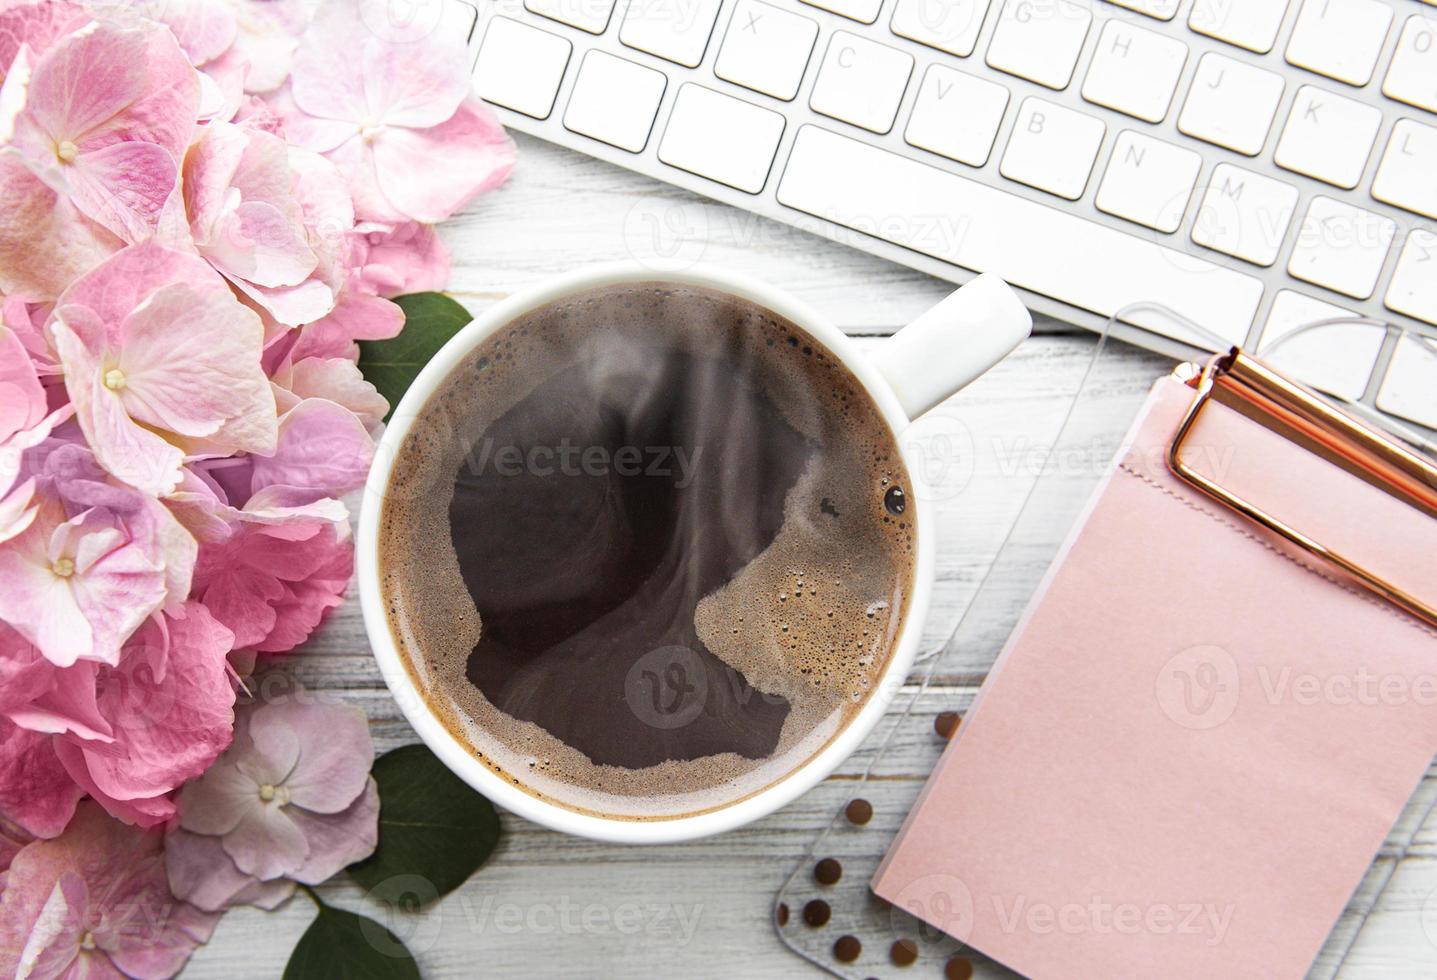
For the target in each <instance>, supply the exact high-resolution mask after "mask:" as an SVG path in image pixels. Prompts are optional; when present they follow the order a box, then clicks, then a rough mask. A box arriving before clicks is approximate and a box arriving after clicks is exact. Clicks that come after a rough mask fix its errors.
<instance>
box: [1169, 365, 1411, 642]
mask: <svg viewBox="0 0 1437 980" xmlns="http://www.w3.org/2000/svg"><path fill="white" fill-rule="evenodd" d="M1189 384H1190V385H1191V386H1192V387H1193V388H1194V389H1195V391H1196V394H1195V396H1194V398H1193V400H1192V404H1190V405H1189V406H1188V409H1187V413H1186V414H1185V415H1184V416H1183V419H1182V422H1181V424H1179V425H1178V428H1177V432H1176V433H1175V434H1174V435H1173V441H1172V444H1171V445H1170V446H1169V447H1168V454H1167V463H1168V468H1169V469H1170V470H1172V472H1173V474H1174V475H1176V476H1177V477H1178V478H1179V479H1181V480H1183V481H1185V482H1186V483H1188V484H1190V485H1191V486H1193V487H1196V488H1197V489H1198V490H1201V491H1202V492H1203V493H1205V494H1207V495H1208V496H1209V497H1212V498H1213V499H1214V500H1217V501H1218V502H1219V503H1221V504H1223V505H1225V506H1227V507H1229V508H1231V509H1233V510H1235V511H1237V512H1238V513H1240V514H1242V515H1244V516H1245V517H1247V518H1248V519H1249V520H1252V521H1255V522H1257V523H1258V524H1260V525H1262V526H1263V527H1265V528H1267V529H1268V530H1270V531H1272V532H1274V533H1275V534H1279V535H1281V536H1282V537H1284V538H1286V539H1287V540H1288V541H1290V542H1292V543H1293V544H1295V545H1297V546H1298V547H1299V548H1302V549H1303V550H1304V551H1307V552H1309V553H1311V554H1313V555H1315V556H1316V557H1318V558H1320V559H1321V560H1323V561H1325V562H1328V563H1330V564H1331V565H1334V566H1336V567H1337V568H1338V569H1340V570H1341V571H1343V572H1344V573H1346V574H1347V575H1348V576H1350V577H1351V578H1352V579H1354V580H1355V581H1357V582H1358V583H1359V584H1361V585H1362V586H1364V587H1365V588H1367V589H1370V590H1371V591H1372V592H1375V593H1376V594H1377V595H1379V596H1381V597H1382V598H1384V599H1386V600H1387V601H1388V602H1391V603H1392V604H1394V605H1396V606H1398V607H1400V608H1401V609H1403V610H1404V611H1406V612H1407V613H1409V614H1411V615H1413V616H1415V617H1417V618H1418V619H1420V620H1422V621H1424V622H1426V623H1428V624H1429V625H1431V626H1434V627H1437V607H1434V606H1432V605H1431V604H1429V603H1427V602H1425V601H1423V600H1422V599H1419V598H1417V597H1416V596H1414V595H1412V594H1411V593H1410V592H1407V591H1406V590H1404V589H1402V588H1401V587H1399V586H1397V585H1396V584H1394V583H1392V582H1390V581H1388V580H1387V579H1384V578H1382V577H1380V576H1378V575H1376V574H1374V573H1372V572H1371V571H1369V570H1368V569H1366V568H1364V567H1363V566H1361V565H1359V564H1357V563H1356V562H1354V561H1352V560H1350V559H1349V558H1347V557H1345V556H1344V555H1341V554H1339V553H1337V552H1335V551H1333V550H1332V549H1331V548H1328V547H1327V546H1325V545H1324V544H1322V542H1320V541H1316V540H1314V539H1312V538H1310V537H1308V536H1307V535H1306V534H1304V533H1303V532H1302V531H1300V530H1298V529H1297V528H1294V527H1292V526H1291V525H1289V524H1287V523H1285V522H1283V521H1282V520H1280V519H1278V518H1277V517H1274V516H1273V515H1272V514H1270V513H1268V512H1267V511H1265V510H1263V509H1262V508H1260V507H1258V506H1256V505H1255V504H1253V503H1252V502H1251V501H1248V500H1245V499H1243V498H1242V497H1239V496H1238V495H1237V494H1235V493H1233V492H1232V491H1230V490H1228V489H1227V488H1226V487H1223V486H1222V485H1220V484H1218V483H1216V482H1214V481H1213V480H1211V479H1210V478H1208V477H1206V476H1204V475H1203V474H1202V473H1199V472H1198V471H1197V470H1195V469H1193V468H1192V467H1191V466H1189V465H1188V464H1187V463H1186V462H1184V461H1183V458H1182V448H1183V443H1184V441H1185V440H1186V439H1187V437H1188V434H1189V432H1190V431H1191V430H1192V427H1193V425H1194V424H1195V423H1196V422H1197V419H1198V416H1199V415H1200V414H1201V413H1202V410H1203V407H1204V406H1205V405H1206V404H1207V403H1208V402H1209V401H1210V400H1213V401H1217V402H1219V403H1220V404H1223V405H1226V406H1228V407H1231V408H1233V409H1235V410H1237V411H1239V412H1241V413H1243V414H1244V415H1246V416H1247V417H1249V418H1251V419H1252V420H1254V421H1256V422H1258V423H1259V424H1261V425H1264V426H1266V427H1267V428H1269V429H1272V430H1274V431H1276V432H1279V433H1282V434H1285V435H1287V436H1288V437H1289V438H1290V439H1292V440H1293V441H1294V442H1298V443H1300V444H1302V445H1303V446H1304V447H1305V448H1307V449H1308V450H1309V451H1311V452H1314V453H1316V454H1318V455H1319V456H1322V457H1323V458H1325V459H1327V460H1329V461H1330V462H1332V463H1333V464H1335V465H1337V466H1340V467H1342V468H1343V469H1345V470H1347V471H1348V472H1349V473H1352V474H1353V475H1355V476H1357V477H1359V478H1361V479H1363V480H1365V481H1366V482H1368V483H1370V484H1371V485H1373V486H1374V487H1377V488H1378V489H1379V490H1382V491H1384V492H1386V493H1388V494H1390V495H1391V496H1393V497H1396V498H1398V499H1399V500H1402V501H1404V502H1405V503H1407V504H1408V505H1410V506H1412V507H1415V508H1417V509H1418V510H1420V511H1422V512H1424V513H1426V514H1427V515H1428V516H1429V517H1432V518H1434V519H1437V466H1434V465H1433V464H1432V463H1431V462H1429V461H1428V460H1425V459H1423V458H1422V457H1421V456H1419V455H1417V454H1415V453H1413V452H1411V451H1410V450H1408V449H1407V448H1405V447H1404V446H1402V445H1401V444H1399V443H1398V442H1396V441H1394V440H1392V439H1390V438H1388V437H1386V436H1384V435H1382V434H1381V433H1379V432H1377V431H1376V430H1375V429H1372V428H1370V427H1368V426H1366V425H1364V424H1363V423H1361V422H1359V421H1357V420H1356V419H1354V418H1352V417H1350V416H1349V415H1347V414H1345V413H1343V412H1340V411H1338V410H1337V409H1336V408H1334V407H1333V406H1332V405H1330V404H1328V403H1327V402H1326V401H1324V400H1323V399H1321V398H1319V397H1318V396H1316V395H1314V394H1312V393H1311V392H1309V391H1308V390H1307V389H1305V388H1303V387H1301V386H1300V385H1298V384H1296V383H1294V382H1292V381H1289V380H1288V379H1287V378H1285V377H1283V376H1282V375H1281V374H1278V373H1277V372H1276V371H1274V370H1272V369H1271V368H1269V367H1267V366H1266V365H1265V364H1263V363H1262V362H1260V361H1258V360H1256V359H1255V358H1253V357H1251V356H1249V355H1247V354H1245V353H1244V352H1243V351H1242V350H1241V349H1239V348H1237V347H1234V348H1232V350H1230V351H1228V352H1227V353H1226V354H1219V355H1218V356H1216V357H1214V358H1213V359H1212V360H1210V361H1208V363H1207V365H1206V366H1205V367H1204V368H1203V370H1202V373H1201V374H1200V375H1198V377H1197V378H1196V379H1195V380H1193V381H1190V382H1189Z"/></svg>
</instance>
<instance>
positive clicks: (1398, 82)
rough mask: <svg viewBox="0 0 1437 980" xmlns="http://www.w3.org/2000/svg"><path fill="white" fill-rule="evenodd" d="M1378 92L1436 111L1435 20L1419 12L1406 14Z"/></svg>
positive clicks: (1436, 56) (1436, 62) (1436, 47)
mask: <svg viewBox="0 0 1437 980" xmlns="http://www.w3.org/2000/svg"><path fill="white" fill-rule="evenodd" d="M1382 94H1383V95H1386V96H1387V97H1388V98H1389V99H1397V100H1398V101H1399V102H1406V103H1407V104H1408V105H1415V106H1417V107H1418V108H1420V109H1427V110H1429V111H1431V112H1437V20H1433V19H1432V18H1430V17H1423V16H1422V15H1420V14H1413V15H1412V16H1411V17H1408V18H1407V23H1405V24H1403V25H1402V36H1401V37H1400V38H1398V40H1397V50H1396V51H1395V52H1393V54H1392V65H1391V67H1389V68H1388V69H1387V78H1386V79H1385V80H1384V81H1383V82H1382Z"/></svg>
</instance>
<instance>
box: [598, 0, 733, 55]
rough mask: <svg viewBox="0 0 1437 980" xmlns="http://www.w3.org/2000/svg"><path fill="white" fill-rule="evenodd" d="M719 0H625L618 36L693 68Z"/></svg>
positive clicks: (717, 10) (713, 19)
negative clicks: (626, 11)
mask: <svg viewBox="0 0 1437 980" xmlns="http://www.w3.org/2000/svg"><path fill="white" fill-rule="evenodd" d="M719 4H720V0H629V11H628V13H626V14H625V15H624V24H623V26H622V27H620V28H619V40H620V41H621V42H622V43H623V44H625V45H627V46H628V47H631V48H635V49H637V50H639V51H647V52H648V53H649V54H652V55H656V56H657V57H660V58H663V59H664V60H666V61H672V62H673V63H674V64H676V65H683V66H685V67H687V68H697V67H698V66H699V62H701V61H703V60H704V51H705V50H706V49H707V48H708V44H709V35H711V34H712V33H713V29H714V21H715V20H716V19H717V18H718V12H719Z"/></svg>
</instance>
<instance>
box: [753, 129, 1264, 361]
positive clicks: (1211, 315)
mask: <svg viewBox="0 0 1437 980" xmlns="http://www.w3.org/2000/svg"><path fill="white" fill-rule="evenodd" d="M778 200H779V203H781V204H784V205H787V206H788V207H791V208H795V209H797V210H799V211H805V212H807V213H808V214H811V215H815V216H816V217H819V218H825V219H827V220H829V221H832V222H835V223H836V224H840V225H843V226H845V227H847V228H852V229H854V230H855V231H861V232H863V233H865V234H868V235H873V236H875V237H877V238H882V239H884V240H885V241H889V242H892V243H893V244H895V245H902V246H903V247H905V248H911V249H913V250H914V251H917V252H922V253H924V254H925V255H930V256H932V257H933V258H935V259H942V260H943V261H945V262H951V263H953V264H954V265H960V266H962V267H964V268H965V269H971V270H973V271H974V272H996V273H997V274H998V275H1000V276H1002V277H1003V278H1004V279H1006V280H1008V282H1010V283H1012V284H1013V285H1015V286H1022V287H1024V288H1026V289H1030V290H1032V291H1033V292H1035V293H1041V294H1043V295H1044V296H1049V297H1051V298H1053V299H1057V300H1061V301H1063V302H1065V303H1069V304H1071V305H1073V306H1078V307H1081V308H1082V309H1085V310H1088V311H1090V312H1093V313H1097V314H1099V315H1101V316H1111V315H1112V314H1113V313H1116V312H1117V311H1118V310H1119V309H1121V308H1122V307H1124V306H1126V305H1128V304H1129V303H1137V302H1153V303H1162V304H1164V305H1166V306H1168V307H1171V308H1172V309H1174V310H1176V311H1177V312H1179V313H1182V314H1184V315H1185V316H1187V317H1188V318H1190V319H1191V320H1193V321H1194V322H1196V323H1198V324H1201V325H1202V326H1204V327H1206V328H1207V329H1209V330H1211V331H1213V332H1214V333H1216V334H1218V335H1219V336H1221V337H1223V338H1225V339H1227V340H1228V341H1229V342H1231V343H1234V344H1239V343H1242V342H1243V341H1244V340H1245V339H1246V337H1247V331H1248V327H1249V326H1251V324H1252V319H1253V316H1254V315H1255V314H1256V313H1257V306H1258V302H1259V300H1261V299H1262V283H1261V282H1260V281H1258V280H1257V279H1255V278H1253V277H1252V276H1247V275H1244V274H1242V273H1240V272H1235V271H1233V270H1232V269H1227V268H1224V267H1222V266H1219V265H1215V264H1213V263H1212V262H1208V261H1207V260H1206V259H1201V258H1198V257H1196V256H1194V255H1188V254H1186V253H1184V252H1179V251H1177V250H1175V249H1170V248H1166V247H1164V246H1162V245H1158V244H1156V243H1154V242H1150V241H1146V240H1144V239H1142V238H1137V237H1135V236H1133V235H1127V234H1124V233H1123V232H1120V231H1115V230H1113V229H1111V228H1105V227H1103V226H1102V225H1099V224H1096V223H1095V222H1092V221H1088V220H1087V219H1085V218H1079V217H1077V216H1075V215H1071V214H1066V213H1064V212H1062V211H1058V210H1056V209H1055V208H1050V207H1046V206H1044V205H1042V204H1035V203H1033V202H1032V201H1028V200H1025V199H1024V198H1021V197H1016V196H1014V195H1012V194H1006V193H1004V192H1002V191H999V190H995V189H993V188H991V187H985V186H984V185H982V184H979V183H975V182H974V181H971V180H968V179H967V178H965V177H959V176H958V175H956V174H951V173H948V172H947V171H945V170H939V169H938V168H937V167H931V166H929V165H928V164H926V163H919V162H918V161H916V160H909V159H908V158H907V157H901V156H898V155H897V154H896V153H890V152H888V151H887V150H880V149H878V148H877V147H873V146H869V145H868V144H866V143H860V142H858V141H857V140H853V139H849V138H848V137H846V136H838V135H836V134H834V133H830V132H828V131H827V130H824V129H819V128H818V127H816V126H804V127H803V128H802V129H800V130H799V132H798V135H797V136H796V137H795V138H794V142H793V152H792V153H791V154H789V158H788V166H787V168H786V169H785V170H784V172H783V179H782V181H781V182H780V183H779V185H778ZM1132 320H1133V322H1134V323H1136V324H1138V325H1139V326H1144V327H1149V328H1151V329H1154V330H1157V331H1159V332H1162V333H1169V334H1174V335H1176V334H1177V331H1175V330H1174V328H1173V326H1172V325H1170V324H1169V323H1168V322H1167V321H1166V320H1160V319H1156V318H1153V317H1150V316H1143V315H1134V316H1133V317H1132ZM1184 339H1188V340H1194V341H1195V340H1196V338H1192V337H1187V338H1184ZM1203 346H1211V345H1208V344H1204V345H1203Z"/></svg>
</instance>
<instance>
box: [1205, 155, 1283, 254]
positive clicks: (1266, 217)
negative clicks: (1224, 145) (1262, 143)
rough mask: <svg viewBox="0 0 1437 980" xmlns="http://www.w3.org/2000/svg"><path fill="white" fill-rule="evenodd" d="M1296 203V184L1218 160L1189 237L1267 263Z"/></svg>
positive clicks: (1276, 250)
mask: <svg viewBox="0 0 1437 980" xmlns="http://www.w3.org/2000/svg"><path fill="white" fill-rule="evenodd" d="M1296 207H1297V188H1296V187H1293V186H1292V185H1291V184H1284V183H1283V182H1282V181H1280V180H1273V179H1272V178H1271V177H1264V176H1262V175H1261V174H1255V173H1252V172H1251V171H1248V170H1243V169H1242V168H1241V167H1234V166H1233V165H1232V164H1230V163H1220V164H1218V165H1217V166H1216V167H1215V168H1214V169H1213V172H1212V177H1211V178H1210V180H1209V183H1208V187H1207V192H1206V193H1205V194H1203V199H1202V204H1201V205H1200V206H1199V207H1198V213H1197V220H1196V221H1195V222H1194V223H1193V231H1192V239H1193V241H1195V242H1197V243H1198V244H1199V245H1205V246H1207V247H1208V248H1212V249H1216V250H1217V251H1219V252H1223V253H1224V254H1227V255H1231V256H1233V257H1234V258H1239V259H1244V260H1245V261H1248V262H1252V263H1254V264H1255V265H1272V263H1273V262H1274V261H1276V259H1277V253H1278V251H1279V250H1280V249H1281V248H1282V242H1283V239H1284V238H1286V237H1287V226H1288V225H1289V224H1290V223H1291V222H1292V212H1293V209H1294V208H1296Z"/></svg>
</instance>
